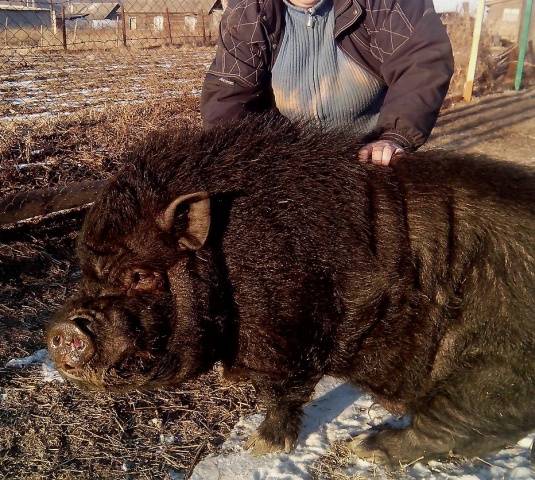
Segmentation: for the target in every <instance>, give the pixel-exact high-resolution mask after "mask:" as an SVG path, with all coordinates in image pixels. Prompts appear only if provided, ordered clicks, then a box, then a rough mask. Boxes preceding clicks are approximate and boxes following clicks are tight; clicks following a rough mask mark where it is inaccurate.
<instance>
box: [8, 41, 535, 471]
mask: <svg viewBox="0 0 535 480" xmlns="http://www.w3.org/2000/svg"><path fill="white" fill-rule="evenodd" d="M147 55H149V54H147ZM211 55H212V53H211V50H210V49H207V50H206V52H201V53H199V54H195V55H190V54H189V53H187V52H175V57H174V58H171V59H169V58H168V59H167V60H168V61H167V60H165V61H164V60H162V59H161V58H158V57H151V59H149V60H147V64H148V63H150V62H152V65H156V64H158V65H160V66H158V67H154V68H155V69H156V70H157V71H159V72H162V75H161V78H162V80H158V81H156V80H153V79H152V77H151V76H150V75H149V76H148V77H147V78H146V79H145V80H141V81H140V80H139V79H138V80H137V82H138V83H136V75H137V72H138V71H140V72H143V68H144V67H140V69H139V70H137V69H136V68H135V65H130V66H127V67H124V69H123V70H124V72H125V74H124V75H122V74H121V75H119V74H117V76H118V77H120V78H121V79H122V81H124V82H125V83H123V84H122V86H113V85H112V86H109V85H108V86H105V85H104V84H105V83H106V82H107V81H108V77H106V76H105V75H104V72H105V71H106V68H104V67H105V64H104V63H103V64H101V65H100V67H98V68H96V69H95V70H94V73H93V74H91V75H86V74H84V71H83V69H77V66H76V65H75V63H76V60H75V59H76V57H75V56H73V59H71V60H69V61H70V62H71V63H70V64H69V65H67V64H66V65H65V69H64V71H65V72H66V76H64V77H63V79H64V80H63V82H61V81H59V80H57V79H55V78H54V74H52V73H51V74H50V77H46V75H43V74H41V75H42V76H43V77H46V78H42V79H39V78H37V77H38V76H39V74H38V73H37V74H35V76H34V77H32V75H34V73H32V72H34V71H35V70H32V68H33V67H32V66H31V65H30V64H29V65H28V70H27V72H26V74H25V75H26V76H23V77H17V76H16V73H17V71H16V70H15V69H13V70H12V71H9V72H8V71H2V70H0V117H2V116H4V117H5V116H11V117H15V118H19V119H22V118H28V116H30V118H31V117H32V116H34V117H39V115H48V114H47V112H48V111H49V110H48V109H49V106H47V105H49V104H52V105H53V106H54V108H56V110H53V112H54V114H62V115H68V114H70V113H72V111H75V112H79V111H81V109H83V108H87V107H88V106H91V107H95V108H96V109H97V110H99V111H101V110H102V109H105V110H106V109H108V108H109V106H110V105H125V106H129V107H130V106H131V104H132V103H137V102H139V101H140V100H144V99H145V98H146V99H152V100H156V101H158V100H159V99H165V100H169V98H171V99H172V98H175V97H176V96H175V95H174V92H175V90H173V89H174V88H178V87H177V85H180V88H183V89H184V90H180V92H183V93H184V94H187V95H188V97H189V98H190V100H188V101H189V102H190V103H191V97H192V96H193V97H194V96H196V95H197V92H198V91H199V89H200V85H201V77H202V72H203V71H204V69H205V68H206V65H207V63H208V62H209V58H210V57H211ZM78 58H79V57H78ZM147 58H148V57H147ZM78 62H80V60H78ZM127 63H128V62H127ZM142 63H143V62H142ZM142 63H141V64H140V65H142ZM169 64H170V66H168V65H169ZM71 67H72V70H69V68H71ZM181 67H187V68H181ZM121 68H122V67H121ZM146 68H149V67H146ZM151 68H152V67H151ZM175 69H177V70H175ZM38 70H41V71H42V70H43V69H42V68H41V67H40V68H39V69H38ZM115 70H119V69H115ZM176 71H180V74H179V75H177V74H176ZM128 72H130V73H128ZM108 73H109V77H110V78H111V77H113V76H114V75H115V74H114V69H111V70H110V71H109V72H108ZM7 79H11V81H7ZM29 80H32V82H29ZM33 81H39V82H42V83H41V85H45V86H47V87H46V88H48V85H50V86H51V88H50V89H49V91H47V90H46V89H45V90H42V89H41V90H38V91H36V90H35V89H34V87H33V85H32V84H33ZM17 82H19V83H17ZM24 82H27V83H24ZM140 82H141V83H140ZM62 83H63V85H62ZM112 83H113V82H112ZM182 86H183V87H182ZM103 88H104V89H106V88H110V90H102V89H103ZM113 88H115V90H113ZM98 89H101V90H98ZM66 92H69V95H68V96H65V97H68V101H65V102H64V101H63V100H61V98H62V97H61V95H62V94H64V93H66ZM110 92H111V93H110ZM103 93H105V95H103ZM178 97H180V95H178ZM17 98H20V99H22V98H28V99H30V101H24V102H22V101H21V102H17V101H16V99H17ZM47 98H48V99H54V100H53V101H50V102H46V99H47ZM5 99H8V100H9V102H7V104H6V102H4V100H5ZM62 104H63V105H62ZM50 111H52V110H50ZM187 115H188V118H191V120H192V121H198V111H197V109H196V107H195V106H191V105H188V109H187ZM55 116H57V115H55ZM2 125H5V124H3V123H0V128H2ZM82 127H83V128H85V129H86V131H88V132H92V130H91V129H92V128H93V126H92V124H90V125H89V126H84V125H82ZM121 128H122V127H121ZM129 128H130V130H129V131H128V132H129V135H130V136H128V135H126V136H125V137H124V138H125V139H126V140H125V141H130V140H129V139H130V137H131V136H132V132H135V131H136V128H139V126H138V125H132V126H131V127H129ZM142 128H144V126H142ZM151 128H152V127H151ZM125 131H126V130H125ZM65 132H67V129H66V130H65ZM65 132H59V133H58V134H57V135H54V136H52V137H50V138H48V137H46V138H44V139H40V138H39V135H34V134H32V135H33V137H32V142H31V145H34V147H35V148H33V149H32V148H31V145H30V146H29V147H28V148H27V150H28V151H27V152H25V151H24V148H26V144H24V145H23V146H24V148H22V147H20V151H19V150H17V149H19V145H18V144H17V146H16V148H14V149H9V151H8V155H7V157H5V158H7V159H8V160H9V162H11V163H12V164H17V165H18V166H19V167H20V165H22V164H24V165H30V164H32V163H33V165H32V167H31V168H29V167H28V168H27V167H25V169H24V170H22V169H21V168H18V169H16V168H13V169H12V170H13V171H11V170H9V171H8V170H7V167H6V171H7V175H5V176H3V177H1V176H0V178H2V181H10V182H12V184H11V185H10V187H9V188H5V189H4V188H3V187H4V186H2V190H3V191H10V192H12V191H16V190H19V189H21V188H25V186H26V185H34V184H35V185H39V186H42V185H44V184H47V183H51V184H54V183H55V182H58V183H59V182H61V181H62V180H65V179H66V178H67V177H65V175H64V176H63V177H62V174H61V172H62V165H64V164H69V165H70V167H69V168H71V167H72V170H73V171H74V170H75V169H78V170H76V171H77V172H85V173H83V174H84V175H85V174H88V175H91V176H92V177H96V176H98V175H99V173H100V174H101V172H103V171H105V172H106V174H109V173H111V172H112V171H113V168H114V167H113V164H111V165H107V166H106V164H104V165H105V166H106V168H105V169H104V170H103V167H102V165H103V164H102V163H99V162H100V159H102V158H104V157H106V155H107V153H106V148H108V149H112V148H115V146H117V145H118V144H119V143H120V142H121V141H123V137H122V136H119V137H118V139H117V142H118V143H117V144H112V143H110V144H109V145H105V146H103V145H99V144H98V142H99V141H100V137H99V136H97V135H96V134H95V137H94V138H96V139H97V140H98V141H97V142H95V143H96V144H91V145H90V143H91V142H90V141H89V140H88V137H89V134H88V135H87V136H86V137H84V136H83V135H81V134H80V136H79V137H76V138H80V139H81V142H82V143H83V145H80V147H79V148H77V149H75V148H73V146H74V145H75V143H70V144H69V149H68V150H67V151H61V148H58V149H56V150H55V151H54V152H53V155H52V154H51V153H50V152H48V151H47V150H46V149H45V150H44V151H41V149H42V147H43V144H42V142H45V143H46V142H49V141H50V139H52V140H53V141H54V142H56V144H55V146H58V147H61V146H62V143H61V142H62V141H63V139H64V137H63V136H62V135H64V134H65V135H66V134H67V133H68V132H67V133H65ZM121 132H122V133H124V132H123V130H121ZM534 132H535V89H533V88H532V89H528V90H525V91H522V92H519V93H516V92H505V93H500V94H495V95H491V96H487V97H484V98H482V99H479V100H476V101H475V102H473V103H471V104H469V105H464V104H459V105H454V106H453V108H450V109H448V110H446V111H444V112H443V114H442V116H441V118H440V120H439V123H438V126H437V128H436V129H435V132H434V134H433V137H432V139H431V141H430V143H429V144H428V146H427V147H426V148H430V147H440V148H448V149H456V150H461V151H467V152H474V153H481V154H486V155H489V156H494V157H498V158H502V159H504V160H508V161H517V162H521V163H526V164H532V165H535V133H534ZM112 133H113V132H112ZM122 133H121V134H122ZM2 135H3V132H2V131H1V130H0V143H1V140H2ZM77 135H79V134H78V133H77ZM40 142H41V143H40ZM21 145H22V143H21ZM86 145H90V148H87V149H86V150H84V149H85V146H86ZM45 146H46V145H45ZM58 152H59V153H58ZM82 153H83V155H82ZM108 153H109V152H108ZM91 156H94V157H98V159H99V162H95V164H89V163H84V162H86V159H87V158H90V157H91ZM52 157H53V158H54V163H53V164H48V163H47V162H48V161H49V160H50V158H52ZM0 160H4V158H2V159H0ZM63 162H65V163H63ZM1 163H2V161H0V164H1ZM40 163H42V164H43V165H44V166H40V165H39V164H40ZM12 167H13V165H10V166H9V168H12ZM3 168H4V167H3V166H2V165H0V174H1V173H2V172H1V170H2V169H3ZM13 172H14V173H13ZM32 175H34V176H36V175H37V177H35V178H37V180H36V181H35V182H34V181H33V178H32ZM77 175H79V173H77ZM69 178H70V177H69ZM73 178H76V179H78V178H79V177H76V175H73ZM6 179H7V180H6ZM80 221H81V215H80V214H72V215H70V216H68V217H65V218H62V219H56V220H54V219H53V220H48V221H45V222H44V223H43V224H42V225H41V226H39V227H30V226H28V227H24V228H20V229H17V230H16V231H15V230H9V231H0V478H6V479H7V478H9V479H12V478H31V479H33V478H35V479H41V478H43V479H44V478H47V479H48V478H62V479H63V478H65V479H69V478H173V479H175V478H184V476H186V475H188V474H192V473H193V478H197V479H203V480H211V479H212V478H218V479H220V480H225V479H230V478H231V477H232V480H241V478H240V477H239V476H238V475H237V473H236V471H237V470H236V468H232V466H233V465H234V467H237V468H238V471H242V474H243V472H249V473H248V474H247V475H249V476H247V475H242V478H254V479H256V480H261V479H271V478H280V479H286V480H290V479H295V478H307V475H308V477H309V478H314V477H316V478H318V479H319V478H321V479H327V478H333V479H334V478H336V480H342V479H345V478H351V477H350V476H351V475H354V478H372V477H373V476H375V477H378V478H380V477H381V476H385V475H386V474H385V472H384V471H381V470H380V469H379V470H378V469H373V468H372V469H371V470H370V467H369V465H360V466H359V465H357V466H356V467H355V466H353V467H351V466H347V465H343V462H341V461H340V459H336V458H334V459H333V456H332V455H331V454H330V453H328V448H327V446H328V443H329V442H331V441H332V440H343V439H344V438H346V437H347V435H349V434H353V433H355V432H357V431H360V430H362V429H363V428H364V427H366V426H367V425H369V424H370V423H371V424H374V422H377V421H378V419H381V418H384V417H385V416H386V413H385V412H381V411H378V410H374V409H372V411H369V407H370V405H371V402H370V400H369V398H366V397H365V396H362V395H360V394H359V393H358V392H357V391H355V390H354V389H350V388H347V387H340V386H338V385H335V384H330V383H329V381H327V383H326V384H324V385H323V386H322V387H320V390H319V392H318V396H319V400H318V401H317V402H313V404H311V406H310V407H308V410H307V411H308V412H309V413H310V418H311V423H308V424H307V427H306V428H307V430H306V431H307V432H308V433H307V435H308V436H303V438H302V439H303V443H302V446H303V448H304V449H302V450H300V451H299V452H298V456H300V458H301V460H303V459H305V460H306V461H305V462H301V463H299V461H297V463H292V462H293V460H292V459H290V461H288V458H280V457H276V456H274V457H272V458H270V459H267V460H262V462H261V463H259V464H256V463H254V461H251V459H250V458H248V457H247V456H246V455H247V454H245V460H246V461H245V463H243V464H241V465H240V463H239V462H240V461H242V462H243V461H244V460H243V459H244V456H243V455H242V456H241V460H235V459H234V460H231V461H230V462H229V461H227V460H228V458H227V460H225V459H224V457H223V460H221V457H216V456H215V455H217V454H218V453H219V451H220V450H221V448H222V449H223V451H224V452H227V454H229V455H241V454H240V451H241V446H240V445H241V444H242V441H243V437H244V434H245V433H246V432H247V431H250V430H251V429H252V428H253V426H254V425H255V424H257V423H258V421H259V419H260V417H259V416H258V415H257V412H258V410H257V407H256V406H255V402H254V392H253V391H252V389H251V388H250V387H249V386H248V385H241V386H232V385H228V384H225V383H224V382H222V381H221V379H220V378H219V375H218V373H217V371H216V372H214V373H213V374H211V375H209V376H208V377H207V378H205V379H202V380H201V381H199V382H194V383H193V384H191V385H187V386H185V387H184V388H182V389H180V390H177V391H173V392H157V393H134V394H130V395H116V396H111V395H105V394H97V395H95V394H92V393H82V392H79V391H78V390H76V389H75V388H73V387H71V386H69V385H68V384H64V383H59V382H56V381H52V382H45V379H46V377H45V376H44V374H43V372H44V371H45V370H43V367H42V366H41V365H40V364H39V362H37V364H33V365H32V364H30V365H22V366H20V367H16V368H13V367H6V366H5V365H6V363H7V362H8V361H9V360H11V359H14V358H24V357H28V356H30V355H32V354H34V353H35V352H37V351H39V349H41V348H42V347H43V342H42V328H43V325H44V323H45V322H46V320H47V318H48V317H49V316H50V314H51V313H52V312H53V311H54V310H55V309H56V308H57V307H58V305H60V304H61V303H62V302H63V300H64V299H65V297H66V296H68V295H69V294H71V293H72V291H73V288H74V285H75V283H76V281H77V279H78V278H79V273H78V269H77V265H76V262H75V260H74V258H73V244H74V240H75V237H76V232H77V230H78V228H79V226H80ZM34 358H37V359H38V360H39V359H40V358H41V357H39V355H37V357H34ZM329 385H330V387H329ZM329 388H331V390H329ZM331 391H333V392H335V393H329V392H331ZM341 394H343V395H341ZM340 395H341V396H340ZM350 399H353V400H355V402H354V403H351V404H349V403H348V402H349V400H350ZM318 405H319V407H318ZM318 408H319V410H318ZM332 409H334V410H335V413H336V414H335V413H333V411H332ZM329 411H331V413H329ZM314 412H316V413H318V412H319V413H318V415H316V414H315V413H314ZM321 412H323V413H321ZM325 412H327V413H325ZM250 415H253V416H250ZM352 415H356V416H352ZM239 418H241V419H242V420H241V421H240V423H237V422H238V419H239ZM344 422H345V423H344ZM338 427H340V428H339V429H338ZM336 432H338V433H336ZM225 441H226V443H224V442H225ZM528 443H529V441H524V443H523V444H522V445H519V446H515V447H514V448H515V449H516V450H514V451H513V450H512V451H509V452H507V451H505V452H501V453H500V454H498V455H497V456H493V457H492V458H485V459H482V461H481V462H479V463H477V462H476V463H475V464H470V465H469V466H468V467H466V468H465V469H461V470H459V467H458V465H456V464H448V465H438V466H435V467H434V470H431V471H430V470H426V469H425V468H423V467H419V466H415V467H413V469H412V470H411V471H407V472H405V474H404V475H406V476H407V475H408V476H411V477H413V478H432V476H431V475H436V476H435V478H441V479H442V478H444V479H445V478H463V479H465V480H467V479H488V478H492V479H494V478H496V479H498V478H535V473H534V472H533V470H531V469H530V467H529V466H528V465H529V464H528V463H527V455H528V453H527V451H528V447H529V445H528ZM307 448H310V450H306V449H307ZM511 455H513V456H514V457H515V458H517V461H513V460H512V458H513V457H512V456H511ZM334 457H336V456H334ZM203 458H206V460H205V462H203V463H201V464H199V467H197V468H198V470H196V471H193V470H192V467H193V466H194V465H195V464H196V463H198V462H199V461H201V460H202V459H203ZM216 458H219V460H214V459H216ZM233 458H234V457H233ZM221 461H222V462H223V463H221V465H223V466H222V467H221V468H219V467H217V470H214V463H216V464H218V463H219V462H221ZM206 462H208V464H207V463H206ZM235 462H238V463H235ZM265 462H267V464H266V463H265ZM485 462H486V463H485ZM207 465H208V466H207ZM224 465H226V466H224ZM325 465H330V467H329V468H326V467H325ZM333 465H334V466H333ZM229 466H230V467H229ZM206 468H208V470H206ZM225 468H226V470H225ZM229 468H230V469H229ZM203 469H205V470H203ZM203 472H205V473H203ZM206 472H208V473H206ZM210 472H212V473H210ZM218 472H219V473H218ZM429 472H431V473H429ZM437 472H438V473H437ZM292 475H293V476H292ZM335 475H337V476H335ZM348 475H349V476H348ZM394 478H396V477H394ZM399 478H401V477H399Z"/></svg>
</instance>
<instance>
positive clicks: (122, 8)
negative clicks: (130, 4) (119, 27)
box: [121, 3, 126, 47]
mask: <svg viewBox="0 0 535 480" xmlns="http://www.w3.org/2000/svg"><path fill="white" fill-rule="evenodd" d="M121 17H122V20H123V22H122V23H123V45H124V46H125V47H126V15H125V13H124V3H121Z"/></svg>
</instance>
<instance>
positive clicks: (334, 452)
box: [310, 442, 404, 480]
mask: <svg viewBox="0 0 535 480" xmlns="http://www.w3.org/2000/svg"><path fill="white" fill-rule="evenodd" d="M356 461H358V460H357V459H356V458H355V456H354V455H353V454H352V453H351V451H350V450H349V448H347V445H346V443H345V442H337V443H334V444H333V445H332V446H331V449H330V450H329V452H328V453H327V454H325V455H323V456H322V457H320V458H319V460H317V461H316V462H315V463H314V464H313V465H312V467H311V469H310V474H311V475H312V478H313V479H314V480H368V479H373V478H383V479H384V469H381V470H380V473H379V470H378V471H377V472H376V471H375V469H373V468H372V469H371V470H370V471H369V472H368V473H367V474H366V476H364V475H363V474H362V473H359V474H353V473H352V471H351V467H352V465H354V463H355V462H356ZM389 478H392V479H402V478H404V474H403V471H402V470H400V471H397V472H395V473H392V475H391V476H390V475H389Z"/></svg>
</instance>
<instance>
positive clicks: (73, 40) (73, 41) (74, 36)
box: [72, 19, 78, 49]
mask: <svg viewBox="0 0 535 480" xmlns="http://www.w3.org/2000/svg"><path fill="white" fill-rule="evenodd" d="M77 33H78V19H76V20H75V21H74V34H73V37H72V43H73V44H74V43H76V34H77ZM74 48H75V49H76V47H74Z"/></svg>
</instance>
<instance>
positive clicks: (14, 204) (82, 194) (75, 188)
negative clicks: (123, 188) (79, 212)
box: [0, 180, 107, 225]
mask: <svg viewBox="0 0 535 480" xmlns="http://www.w3.org/2000/svg"><path fill="white" fill-rule="evenodd" d="M106 183H107V181H106V180H88V181H85V182H79V183H72V184H69V185H66V186H65V187H61V188H43V189H39V190H30V191H28V192H21V193H16V194H14V195H10V196H8V197H7V198H4V199H2V200H0V225H7V224H10V223H16V222H20V221H21V220H27V219H29V218H33V217H39V216H43V215H48V214H50V213H54V212H60V211H62V210H68V209H71V208H76V207H82V206H84V205H88V204H90V203H92V202H93V201H94V200H95V198H96V196H97V195H98V193H99V192H100V191H101V190H102V188H103V187H104V185H105V184H106Z"/></svg>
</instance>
